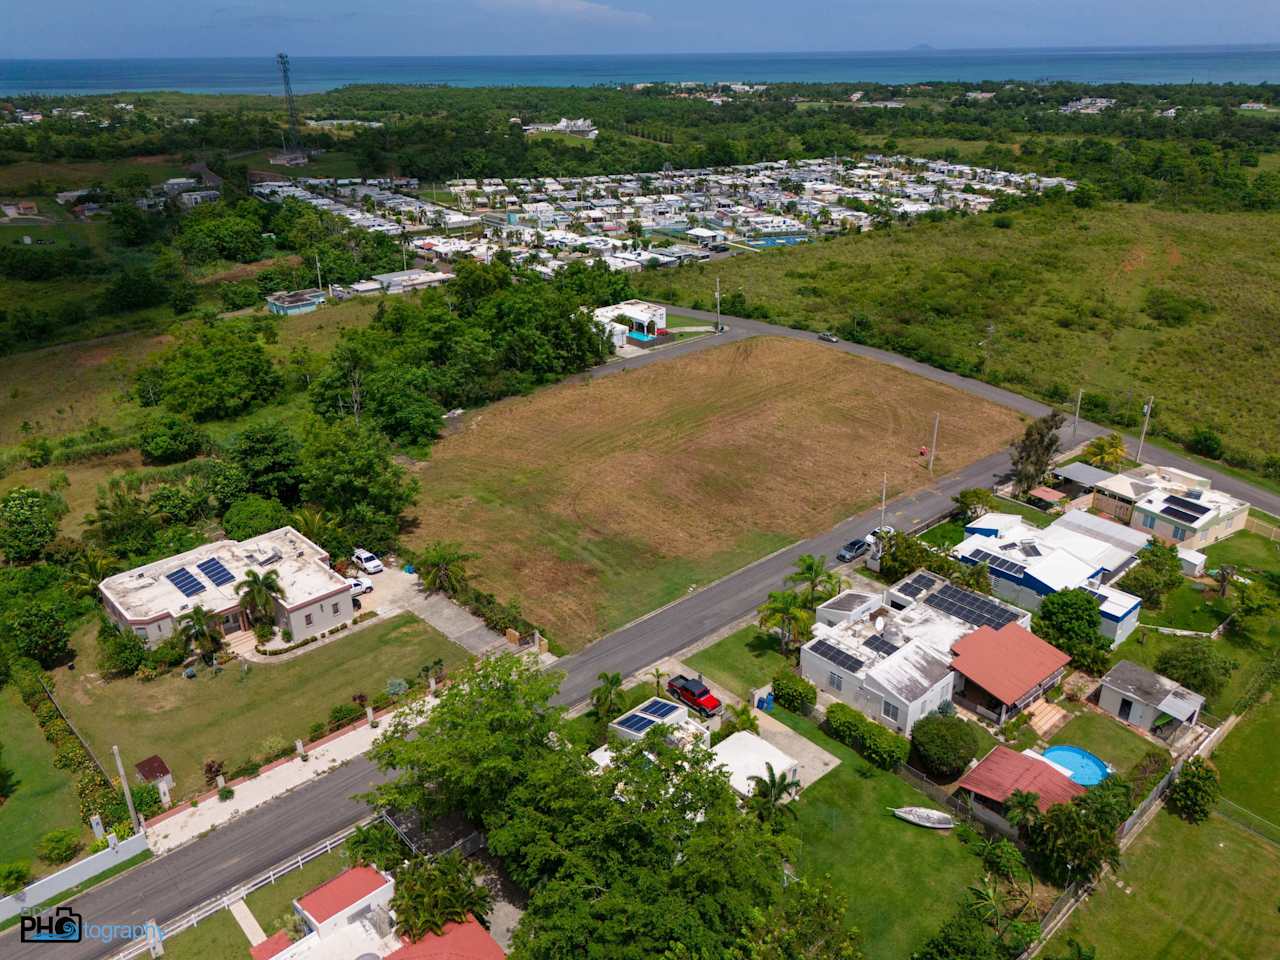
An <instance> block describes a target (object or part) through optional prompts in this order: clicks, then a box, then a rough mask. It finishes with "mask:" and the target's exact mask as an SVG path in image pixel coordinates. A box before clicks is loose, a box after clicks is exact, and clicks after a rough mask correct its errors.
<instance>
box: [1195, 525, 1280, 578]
mask: <svg viewBox="0 0 1280 960" xmlns="http://www.w3.org/2000/svg"><path fill="white" fill-rule="evenodd" d="M1204 555H1205V556H1206V557H1208V558H1209V567H1210V568H1216V567H1220V566H1222V564H1224V563H1229V564H1232V565H1233V566H1235V567H1236V568H1237V569H1238V570H1239V572H1240V573H1241V574H1242V575H1247V571H1249V570H1258V571H1263V572H1270V573H1280V541H1277V540H1268V539H1267V538H1266V537H1264V536H1262V535H1261V534H1257V533H1253V532H1251V531H1249V530H1242V531H1240V532H1239V533H1234V534H1232V535H1231V536H1229V537H1227V539H1225V540H1220V541H1218V542H1217V543H1215V544H1213V545H1212V546H1210V547H1206V548H1205V549H1204Z"/></svg>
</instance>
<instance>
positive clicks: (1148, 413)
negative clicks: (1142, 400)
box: [1134, 397, 1156, 463]
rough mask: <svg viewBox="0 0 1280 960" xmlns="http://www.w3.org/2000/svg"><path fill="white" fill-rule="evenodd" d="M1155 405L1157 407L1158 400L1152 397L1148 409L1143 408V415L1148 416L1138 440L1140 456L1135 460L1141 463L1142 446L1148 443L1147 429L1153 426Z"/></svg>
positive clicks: (1148, 401) (1148, 402)
mask: <svg viewBox="0 0 1280 960" xmlns="http://www.w3.org/2000/svg"><path fill="white" fill-rule="evenodd" d="M1155 405H1156V398H1155V397H1151V398H1150V399H1148V400H1147V405H1146V407H1144V408H1143V411H1142V412H1143V413H1145V414H1146V418H1145V419H1144V420H1143V421H1142V436H1140V437H1139V438H1138V456H1137V457H1135V458H1134V459H1136V460H1137V461H1138V462H1139V463H1141V462H1142V445H1143V444H1144V443H1146V442H1147V427H1148V426H1150V425H1151V408H1152V407H1154V406H1155Z"/></svg>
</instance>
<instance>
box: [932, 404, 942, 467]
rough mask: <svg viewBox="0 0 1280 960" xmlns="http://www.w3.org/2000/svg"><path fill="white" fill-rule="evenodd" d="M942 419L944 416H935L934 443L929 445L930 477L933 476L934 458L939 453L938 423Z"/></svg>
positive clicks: (937, 414)
mask: <svg viewBox="0 0 1280 960" xmlns="http://www.w3.org/2000/svg"><path fill="white" fill-rule="evenodd" d="M941 419H942V414H940V413H935V414H934V415H933V442H932V443H931V444H929V476H933V457H934V454H936V453H937V452H938V421H940V420H941Z"/></svg>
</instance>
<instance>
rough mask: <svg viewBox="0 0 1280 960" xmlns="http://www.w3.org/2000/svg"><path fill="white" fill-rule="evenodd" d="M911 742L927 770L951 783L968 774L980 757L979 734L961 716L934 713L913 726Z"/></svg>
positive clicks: (933, 775) (928, 772) (926, 771)
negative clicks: (971, 762) (978, 755)
mask: <svg viewBox="0 0 1280 960" xmlns="http://www.w3.org/2000/svg"><path fill="white" fill-rule="evenodd" d="M911 745H912V746H913V747H915V751H916V756H918V757H919V758H920V763H921V765H922V766H923V767H924V772H925V773H927V774H929V776H931V777H936V778H937V779H938V780H941V781H943V782H944V783H947V782H950V781H952V780H954V779H955V778H956V777H958V776H960V774H962V773H964V771H965V768H966V767H968V765H969V761H971V760H973V758H974V757H976V756H977V754H978V734H977V731H975V730H974V729H973V727H972V726H971V725H970V724H969V723H968V722H967V721H966V720H963V719H961V718H960V717H956V716H943V715H942V714H940V713H934V714H930V715H929V716H927V717H924V718H922V719H921V720H919V721H918V722H917V723H916V725H915V726H914V727H912V728H911Z"/></svg>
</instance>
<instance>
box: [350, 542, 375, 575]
mask: <svg viewBox="0 0 1280 960" xmlns="http://www.w3.org/2000/svg"><path fill="white" fill-rule="evenodd" d="M351 562H352V563H354V564H355V565H356V566H357V567H359V568H360V569H361V570H363V571H364V572H365V573H381V572H382V561H381V560H379V559H378V558H377V557H375V556H374V555H373V554H372V553H370V552H369V551H368V550H362V549H360V548H359V547H357V548H356V552H355V553H353V554H352V555H351Z"/></svg>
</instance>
